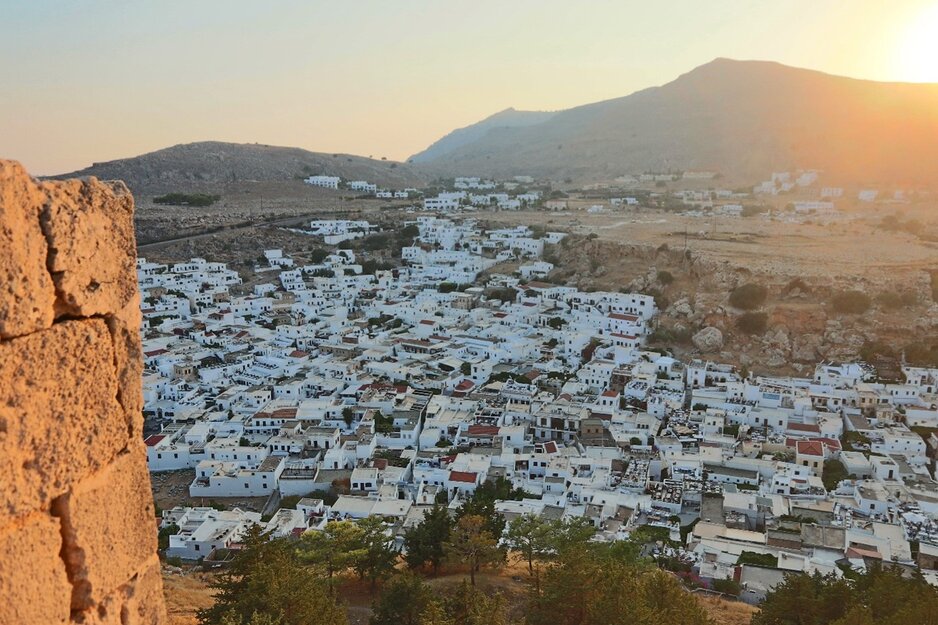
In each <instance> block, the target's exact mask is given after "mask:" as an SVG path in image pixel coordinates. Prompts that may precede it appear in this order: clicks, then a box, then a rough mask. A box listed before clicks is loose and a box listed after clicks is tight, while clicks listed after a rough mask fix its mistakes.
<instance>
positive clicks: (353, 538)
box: [298, 521, 365, 589]
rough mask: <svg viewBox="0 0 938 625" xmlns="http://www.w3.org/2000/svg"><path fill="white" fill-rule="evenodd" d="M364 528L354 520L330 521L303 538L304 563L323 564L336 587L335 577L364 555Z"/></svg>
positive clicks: (300, 552) (301, 553) (331, 587)
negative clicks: (322, 527)
mask: <svg viewBox="0 0 938 625" xmlns="http://www.w3.org/2000/svg"><path fill="white" fill-rule="evenodd" d="M363 536H364V531H363V530H362V528H361V527H359V526H358V524H357V523H355V522H354V521H329V522H328V523H327V524H326V527H325V528H324V529H323V530H322V531H319V530H309V531H307V532H306V533H304V534H303V536H302V537H301V538H300V545H299V548H298V552H299V556H300V558H301V559H302V560H303V561H304V562H308V563H310V564H314V565H316V566H319V567H321V568H322V569H323V570H324V571H325V573H326V575H327V577H328V580H329V588H330V589H334V585H333V577H334V576H335V574H336V573H341V572H342V571H345V570H347V569H349V568H351V567H353V566H355V564H356V563H357V562H358V561H359V560H360V559H361V558H362V557H363V555H364V552H365V549H364V547H363V546H362V537H363Z"/></svg>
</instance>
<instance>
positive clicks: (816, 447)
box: [796, 441, 824, 456]
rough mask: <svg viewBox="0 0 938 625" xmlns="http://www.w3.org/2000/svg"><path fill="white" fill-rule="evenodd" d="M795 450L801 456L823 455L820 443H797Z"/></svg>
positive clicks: (822, 446) (822, 447)
mask: <svg viewBox="0 0 938 625" xmlns="http://www.w3.org/2000/svg"><path fill="white" fill-rule="evenodd" d="M796 449H797V450H798V453H799V454H800V455H802V456H823V455H824V445H822V444H821V442H820V441H798V443H797V446H796Z"/></svg>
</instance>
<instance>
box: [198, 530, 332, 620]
mask: <svg viewBox="0 0 938 625" xmlns="http://www.w3.org/2000/svg"><path fill="white" fill-rule="evenodd" d="M212 587H213V588H214V590H215V603H214V604H213V605H212V606H211V607H209V608H206V609H204V610H199V612H198V619H199V623H201V624H202V625H230V624H231V623H238V624H242V623H243V624H245V625H307V624H308V623H321V624H322V625H345V624H346V623H347V620H346V615H345V610H344V608H343V607H342V606H341V605H339V604H338V603H337V602H336V600H335V597H334V596H333V594H332V592H330V590H329V587H328V584H327V582H326V580H324V579H323V578H322V576H321V575H320V574H318V573H317V571H316V570H315V569H310V568H308V567H306V566H303V564H302V562H301V561H300V560H299V558H298V557H297V553H296V550H295V549H294V548H293V547H292V545H291V544H290V543H289V542H287V541H286V540H284V539H279V540H269V537H268V536H266V535H264V534H262V533H261V531H260V528H259V527H258V526H256V525H255V526H252V527H251V528H250V529H249V530H248V531H247V532H246V535H245V537H244V539H243V548H242V549H241V550H240V551H239V552H238V554H237V555H236V556H235V558H234V560H233V561H232V562H231V565H230V566H229V567H228V568H227V569H226V570H225V571H223V572H222V573H220V574H219V575H218V576H217V577H216V578H215V580H214V581H213V583H212Z"/></svg>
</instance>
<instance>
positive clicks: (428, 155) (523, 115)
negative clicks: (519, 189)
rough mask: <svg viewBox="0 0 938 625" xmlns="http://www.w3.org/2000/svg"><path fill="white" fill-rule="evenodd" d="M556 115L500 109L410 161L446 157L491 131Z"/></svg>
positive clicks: (452, 134) (543, 119) (433, 159)
mask: <svg viewBox="0 0 938 625" xmlns="http://www.w3.org/2000/svg"><path fill="white" fill-rule="evenodd" d="M554 115H555V113H554V112H547V111H518V110H515V109H513V108H509V109H505V110H504V111H499V112H498V113H495V114H494V115H491V116H489V117H486V118H485V119H483V120H482V121H480V122H477V123H475V124H472V125H470V126H466V127H465V128H458V129H456V130H454V131H453V132H451V133H449V134H448V135H446V136H445V137H443V138H442V139H439V140H438V141H436V142H435V143H433V145H431V146H430V147H428V148H427V149H426V150H424V151H423V152H420V153H418V154H414V155H413V156H411V157H410V158H409V159H407V160H408V161H409V162H414V163H428V162H433V161H435V160H437V159H440V158H444V157H445V156H446V155H448V154H451V153H452V152H454V151H456V150H458V149H459V148H461V147H463V146H466V145H469V144H471V143H474V142H475V141H478V140H480V139H483V138H484V137H485V135H486V134H488V133H489V132H498V131H499V130H503V129H506V128H524V127H525V126H533V125H534V124H540V123H542V122H546V121H547V120H549V119H550V118H551V117H553V116H554Z"/></svg>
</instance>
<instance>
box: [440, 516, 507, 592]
mask: <svg viewBox="0 0 938 625" xmlns="http://www.w3.org/2000/svg"><path fill="white" fill-rule="evenodd" d="M445 551H446V557H447V558H448V559H449V560H451V561H453V562H465V563H466V564H468V565H469V580H470V581H471V583H472V585H473V586H475V585H476V573H477V572H478V571H479V570H480V569H481V568H482V567H483V566H489V565H494V564H496V563H498V562H501V561H502V560H504V557H505V555H504V553H502V551H501V550H500V549H499V548H498V541H497V540H496V538H495V537H494V536H493V535H492V534H491V533H489V532H488V531H487V530H486V529H485V519H484V518H482V517H481V516H479V515H476V514H469V515H466V516H463V517H462V518H460V519H459V520H458V521H457V522H456V526H455V527H453V530H452V532H450V537H449V540H447V541H446V544H445Z"/></svg>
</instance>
